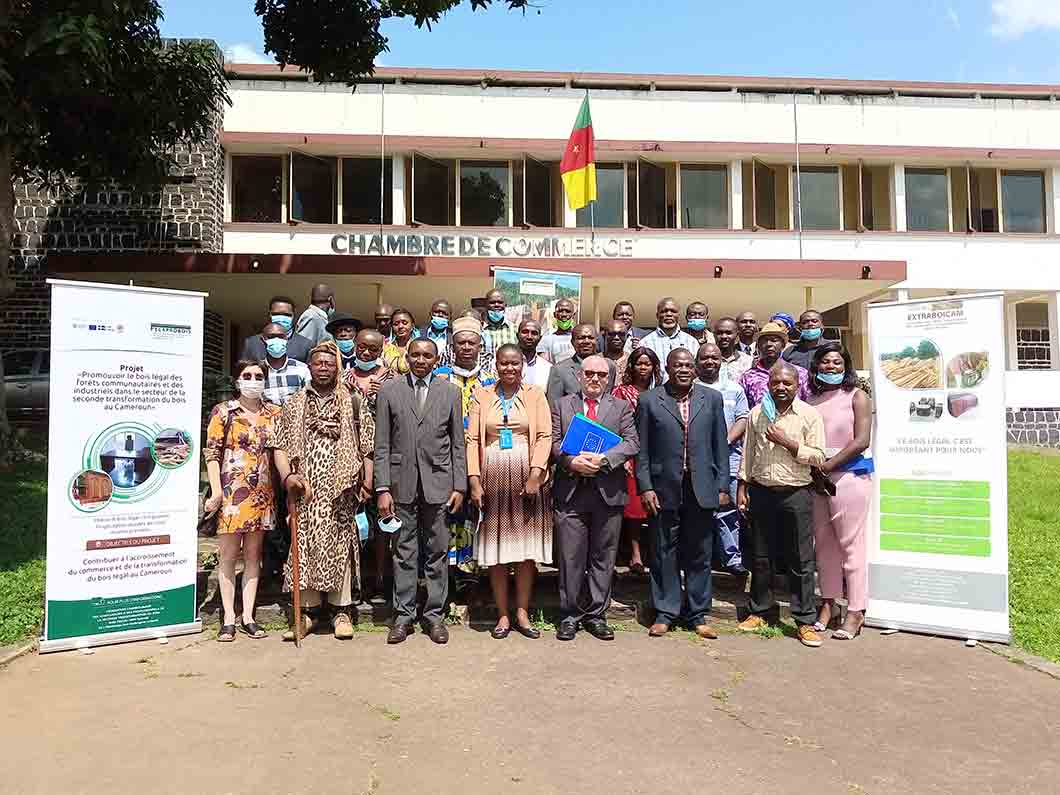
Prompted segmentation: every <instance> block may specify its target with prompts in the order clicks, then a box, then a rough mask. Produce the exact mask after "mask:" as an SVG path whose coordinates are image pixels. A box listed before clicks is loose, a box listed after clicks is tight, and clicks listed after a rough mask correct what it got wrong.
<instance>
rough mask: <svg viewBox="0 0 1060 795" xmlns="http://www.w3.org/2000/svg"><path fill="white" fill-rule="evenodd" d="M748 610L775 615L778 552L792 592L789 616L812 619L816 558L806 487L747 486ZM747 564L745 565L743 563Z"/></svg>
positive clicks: (810, 498) (801, 621)
mask: <svg viewBox="0 0 1060 795" xmlns="http://www.w3.org/2000/svg"><path fill="white" fill-rule="evenodd" d="M749 492H750V500H751V505H750V513H751V538H750V546H751V612H752V613H753V614H755V615H757V616H761V617H763V618H769V619H774V618H776V617H777V616H778V614H779V612H780V611H779V608H778V606H777V601H776V598H775V597H774V595H773V575H774V574H775V573H776V571H777V568H776V566H775V564H774V561H775V560H776V559H777V557H778V555H779V556H782V558H783V559H784V560H785V561H786V563H785V565H784V568H783V570H782V571H783V573H784V574H786V575H787V578H788V590H789V591H791V615H792V617H794V619H795V621H796V622H798V623H799V624H812V623H813V622H814V621H816V620H817V596H816V593H815V592H814V573H815V572H816V566H817V564H816V560H815V558H814V547H813V493H812V492H811V491H810V488H809V486H800V487H788V486H783V487H781V486H774V487H767V486H760V485H758V484H757V483H751V484H750V489H749ZM745 565H746V564H745Z"/></svg>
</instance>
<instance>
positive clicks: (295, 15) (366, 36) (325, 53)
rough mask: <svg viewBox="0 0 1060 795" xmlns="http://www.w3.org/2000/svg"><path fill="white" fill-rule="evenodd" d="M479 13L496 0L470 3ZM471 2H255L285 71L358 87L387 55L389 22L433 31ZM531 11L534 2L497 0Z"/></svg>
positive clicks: (271, 48) (268, 43)
mask: <svg viewBox="0 0 1060 795" xmlns="http://www.w3.org/2000/svg"><path fill="white" fill-rule="evenodd" d="M468 1H469V2H470V3H471V7H472V9H474V10H479V9H484V8H486V7H488V6H489V5H491V4H492V3H493V2H494V0H468ZM463 2H465V0H255V4H254V11H255V13H257V15H258V16H259V17H261V20H262V26H263V27H264V29H265V52H267V53H270V54H272V55H274V56H275V57H276V60H277V61H278V62H279V63H280V65H281V66H287V65H289V64H293V65H296V66H298V67H300V68H301V69H303V70H305V71H307V72H310V73H312V74H313V75H314V76H315V77H316V79H317V80H320V81H322V82H324V81H335V82H345V83H350V84H352V83H354V82H356V80H357V78H359V77H363V76H364V75H369V74H372V71H373V68H374V64H375V61H376V58H378V57H379V55H380V54H382V53H384V52H386V51H387V50H388V49H389V48H388V46H387V38H386V36H384V35H383V34H382V33H380V31H379V26H380V24H381V23H382V22H383V21H384V20H386V19H412V20H413V21H414V22H415V23H416V26H417V27H423V26H427V28H428V29H429V28H431V26H432V25H434V24H435V23H437V22H438V21H439V20H440V19H441V18H442V15H443V14H445V13H446V12H447V11H450V10H452V9H454V8H456V7H457V6H459V5H461V4H462V3H463ZM497 2H504V3H505V4H506V5H507V6H508V8H510V9H519V10H522V11H523V12H524V13H525V10H526V9H527V8H528V7H529V6H530V5H531V0H497Z"/></svg>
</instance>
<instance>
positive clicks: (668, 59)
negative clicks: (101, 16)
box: [162, 0, 1060, 83]
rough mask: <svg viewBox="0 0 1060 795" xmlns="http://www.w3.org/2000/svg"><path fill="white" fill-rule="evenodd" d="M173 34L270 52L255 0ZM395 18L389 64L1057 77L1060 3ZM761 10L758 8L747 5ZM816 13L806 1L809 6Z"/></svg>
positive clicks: (985, 0)
mask: <svg viewBox="0 0 1060 795" xmlns="http://www.w3.org/2000/svg"><path fill="white" fill-rule="evenodd" d="M162 5H163V8H164V9H165V12H166V21H165V23H164V24H163V33H164V34H165V35H167V36H179V37H203V38H212V39H215V40H216V41H218V42H219V43H220V44H221V45H222V46H223V47H225V48H226V50H227V51H228V52H229V56H230V59H231V60H237V61H248V60H262V61H264V60H268V61H271V59H267V58H266V56H264V55H263V54H262V49H263V44H262V34H261V25H260V21H259V20H258V18H257V17H256V16H255V15H254V12H253V6H254V2H253V0H162ZM535 5H536V8H535V9H532V10H530V11H528V12H527V14H525V15H523V14H520V13H512V12H509V11H507V10H506V9H505V7H503V6H497V7H495V8H492V9H489V10H487V11H484V12H483V11H479V12H475V13H472V12H471V11H470V10H469V7H468V6H466V5H465V6H462V7H460V8H459V9H458V10H456V11H454V12H453V13H451V14H449V15H448V16H447V17H445V18H443V19H442V21H441V23H440V24H439V25H437V26H435V29H434V31H433V32H428V31H426V30H422V31H421V30H417V29H416V27H415V26H414V25H413V24H412V23H411V22H404V21H397V22H392V23H388V24H387V25H386V26H385V28H384V32H385V33H386V35H387V36H388V37H389V38H390V52H388V53H384V54H383V56H382V57H381V58H380V63H381V64H383V65H386V66H436V67H441V66H446V67H468V68H475V67H483V68H495V69H502V68H509V69H543V70H549V71H568V70H569V71H621V72H660V73H691V74H719V75H767V76H807V77H809V76H814V77H817V76H819V77H849V78H855V79H857V78H861V79H894V80H947V81H958V82H1027V83H1060V0H892V1H891V2H885V0H868V2H864V3H856V2H851V0H841V1H840V2H836V0H828V2H817V3H795V2H791V0H758V2H753V3H732V2H722V0H536V3H535ZM748 9H753V10H748ZM810 9H812V10H810Z"/></svg>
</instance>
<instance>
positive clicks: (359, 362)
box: [353, 359, 379, 373]
mask: <svg viewBox="0 0 1060 795" xmlns="http://www.w3.org/2000/svg"><path fill="white" fill-rule="evenodd" d="M353 366H354V367H356V368H357V369H358V370H363V371H364V372H366V373H367V372H369V371H371V370H374V369H375V368H376V367H378V366H379V362H378V361H377V360H375V359H372V361H370V362H366V361H365V360H364V359H354V360H353Z"/></svg>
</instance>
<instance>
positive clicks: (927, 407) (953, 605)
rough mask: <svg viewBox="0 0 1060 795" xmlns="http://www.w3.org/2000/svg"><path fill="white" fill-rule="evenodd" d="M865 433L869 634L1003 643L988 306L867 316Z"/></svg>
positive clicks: (950, 304) (999, 458) (999, 403)
mask: <svg viewBox="0 0 1060 795" xmlns="http://www.w3.org/2000/svg"><path fill="white" fill-rule="evenodd" d="M868 316H869V338H870V347H871V350H872V379H873V398H874V401H875V409H876V430H875V434H874V439H873V445H874V457H875V463H876V475H875V477H876V503H875V509H876V510H875V511H874V515H875V521H874V524H873V526H872V532H871V534H870V539H869V604H868V612H867V614H866V622H867V623H868V624H870V625H871V626H876V627H883V628H893V629H904V630H910V631H914V632H928V633H932V634H938V635H949V636H954V637H960V638H976V639H980V640H993V641H1001V642H1006V643H1007V642H1008V641H1009V640H1010V630H1009V620H1008V618H1009V617H1008V483H1007V476H1008V472H1007V463H1006V435H1005V357H1004V355H1005V350H1004V345H1005V342H1004V340H1005V335H1004V320H1003V298H1002V296H1000V295H998V294H989V295H985V294H984V295H974V296H963V297H960V298H952V297H947V298H942V299H930V300H925V301H909V302H900V303H891V304H871V305H870V306H869V308H868Z"/></svg>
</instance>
